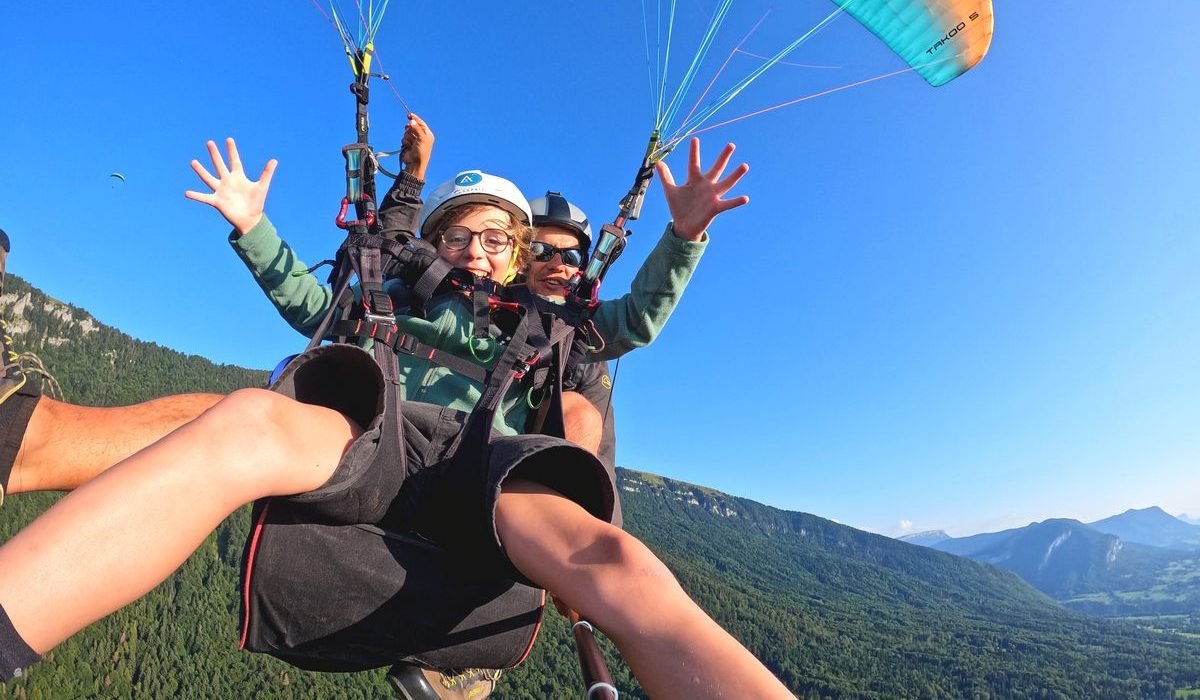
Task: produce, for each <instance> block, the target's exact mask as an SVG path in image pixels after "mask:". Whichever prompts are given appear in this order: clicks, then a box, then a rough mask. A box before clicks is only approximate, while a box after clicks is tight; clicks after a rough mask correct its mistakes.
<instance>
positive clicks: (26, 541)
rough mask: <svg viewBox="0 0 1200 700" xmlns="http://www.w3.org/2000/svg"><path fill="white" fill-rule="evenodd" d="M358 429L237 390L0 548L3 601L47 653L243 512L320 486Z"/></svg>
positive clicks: (332, 416)
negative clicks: (267, 499) (260, 500)
mask: <svg viewBox="0 0 1200 700" xmlns="http://www.w3.org/2000/svg"><path fill="white" fill-rule="evenodd" d="M297 425H303V430H297V429H295V428H294V426H297ZM358 432H359V430H358V428H357V427H356V426H355V425H354V424H353V423H352V422H351V421H349V420H348V419H346V418H345V417H343V416H342V415H341V414H339V413H337V412H336V411H332V410H329V409H326V408H320V407H317V406H310V405H306V404H301V403H297V402H295V401H292V400H290V399H287V398H284V397H282V396H279V395H277V394H273V393H271V392H268V391H264V390H259V389H246V390H242V391H238V392H234V393H233V394H231V395H230V396H228V397H226V398H225V399H223V400H222V401H221V402H220V403H218V404H217V405H216V406H214V407H213V408H212V409H210V410H209V411H207V412H206V413H204V414H203V415H202V416H200V417H199V418H197V419H196V420H195V421H192V422H191V423H189V424H187V425H185V426H184V427H182V428H180V429H179V430H177V431H175V432H174V433H173V434H171V435H170V436H168V437H167V438H165V439H163V440H162V441H160V442H158V443H155V444H153V445H151V446H150V447H147V448H146V449H144V450H142V451H141V452H138V453H137V454H135V455H133V456H132V457H130V458H129V459H127V460H125V461H123V462H121V463H120V464H118V465H116V466H115V467H113V468H112V469H109V470H107V471H105V472H104V473H103V474H101V475H100V476H98V477H96V478H95V479H93V480H91V481H89V482H87V483H86V484H84V485H83V486H82V487H81V488H79V489H78V490H76V491H74V492H73V493H71V494H69V495H68V496H67V497H66V498H64V499H62V500H61V501H59V503H57V504H56V505H55V506H54V507H53V508H51V509H50V510H48V511H46V512H45V513H44V514H43V515H42V516H41V517H40V518H38V519H37V520H35V521H34V522H33V523H32V524H30V525H29V527H27V528H25V529H24V530H22V531H21V532H20V533H18V534H17V535H16V536H15V537H13V538H12V539H11V540H9V541H8V542H7V543H6V544H5V545H4V546H3V547H0V604H2V605H3V606H4V609H5V610H6V611H7V613H8V616H9V618H10V619H11V620H12V624H13V627H14V628H16V630H17V632H18V633H19V634H20V635H21V637H23V638H24V640H25V642H26V643H27V644H28V645H29V646H30V647H32V648H33V649H34V651H36V652H38V653H45V652H46V651H47V650H49V649H50V648H52V647H54V646H55V645H56V644H58V643H59V642H61V641H63V640H64V639H66V638H67V637H69V636H70V635H72V634H74V633H75V632H77V631H78V630H80V629H82V628H83V627H84V626H86V625H88V624H90V623H92V622H94V621H95V620H98V619H99V618H101V617H103V616H105V615H107V614H109V613H111V612H113V611H114V610H117V609H118V608H120V607H121V606H123V605H126V604H127V603H129V602H131V601H133V600H136V599H137V598H138V597H140V596H141V595H143V594H145V593H146V592H147V591H149V590H150V589H151V588H153V587H154V586H156V585H157V584H158V583H160V582H161V581H162V580H163V579H165V578H166V577H167V576H168V575H170V574H171V572H172V571H174V570H175V569H176V568H178V567H179V565H180V564H182V563H183V562H184V561H185V560H186V559H187V557H188V556H189V555H190V554H191V553H192V551H193V550H194V549H195V548H196V547H197V546H199V545H200V543H201V542H203V541H204V538H205V537H206V536H208V534H209V533H210V532H211V531H212V530H213V528H215V527H216V526H217V525H218V524H220V522H221V521H222V520H223V519H224V518H225V517H227V516H228V515H229V514H230V513H232V512H233V511H234V510H236V509H237V508H238V507H240V506H242V505H244V504H246V503H249V502H250V501H253V500H255V499H257V498H261V497H264V496H271V495H283V494H293V493H300V492H303V491H309V490H312V489H314V488H317V487H318V486H320V485H321V484H323V483H324V482H325V481H327V480H328V479H329V477H330V475H332V473H333V471H334V469H335V467H336V466H337V464H338V461H339V460H340V459H341V455H342V452H343V450H344V449H345V448H346V447H347V446H348V445H349V443H350V441H351V440H352V439H353V438H354V436H355V435H357V434H358ZM135 553H136V554H135ZM98 582H102V583H103V585H98ZM82 592H86V595H81V593H82Z"/></svg>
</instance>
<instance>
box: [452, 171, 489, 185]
mask: <svg viewBox="0 0 1200 700" xmlns="http://www.w3.org/2000/svg"><path fill="white" fill-rule="evenodd" d="M481 182H483V176H482V175H480V174H479V173H463V174H461V175H459V176H458V177H456V178H454V184H456V185H458V186H459V187H471V186H472V185H478V184H479V183H481Z"/></svg>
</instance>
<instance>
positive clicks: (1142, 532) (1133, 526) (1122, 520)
mask: <svg viewBox="0 0 1200 700" xmlns="http://www.w3.org/2000/svg"><path fill="white" fill-rule="evenodd" d="M1088 525H1090V526H1091V527H1093V528H1095V529H1096V530H1099V531H1100V532H1107V533H1108V534H1110V535H1116V536H1117V537H1120V538H1121V539H1122V540H1125V541H1126V542H1137V543H1139V544H1148V545H1150V546H1152V547H1175V548H1184V549H1197V548H1200V525H1195V524H1192V523H1188V522H1185V521H1183V520H1180V519H1179V518H1176V517H1175V516H1173V515H1170V514H1168V513H1167V512H1166V511H1164V510H1163V509H1162V508H1159V507H1158V506H1153V507H1151V508H1143V509H1141V510H1134V509H1130V510H1127V511H1125V512H1124V513H1121V514H1120V515H1114V516H1112V517H1109V518H1104V519H1103V520H1097V521H1096V522H1094V523H1088Z"/></svg>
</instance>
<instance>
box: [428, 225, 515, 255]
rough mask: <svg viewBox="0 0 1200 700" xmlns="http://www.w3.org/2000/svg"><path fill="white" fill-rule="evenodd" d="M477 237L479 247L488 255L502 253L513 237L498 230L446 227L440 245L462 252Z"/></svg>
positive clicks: (510, 243)
mask: <svg viewBox="0 0 1200 700" xmlns="http://www.w3.org/2000/svg"><path fill="white" fill-rule="evenodd" d="M475 236H479V245H481V246H483V249H484V250H485V251H487V252H489V253H503V252H504V251H505V250H507V249H508V246H510V245H512V241H513V237H512V236H511V235H509V234H508V232H506V231H501V230H500V229H498V228H488V229H484V230H482V231H472V230H471V229H469V228H467V227H466V226H447V227H446V230H445V231H442V243H443V244H444V245H445V246H446V247H447V248H449V249H450V250H462V249H464V248H466V247H467V246H469V245H471V239H472V238H473V237H475Z"/></svg>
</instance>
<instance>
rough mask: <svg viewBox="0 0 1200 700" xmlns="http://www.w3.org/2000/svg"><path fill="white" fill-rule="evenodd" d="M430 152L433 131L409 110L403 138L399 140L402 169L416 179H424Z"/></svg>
mask: <svg viewBox="0 0 1200 700" xmlns="http://www.w3.org/2000/svg"><path fill="white" fill-rule="evenodd" d="M432 154H433V132H432V131H430V129H429V125H428V124H426V123H425V122H424V121H422V119H421V118H420V117H418V116H417V115H415V114H413V113H411V112H410V113H409V115H408V124H406V125H405V126H404V138H402V139H401V140H400V161H401V162H402V163H404V169H405V170H407V171H408V174H409V175H412V176H413V177H415V178H417V179H418V180H424V179H425V170H426V169H427V168H429V157H430V155H432Z"/></svg>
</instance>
